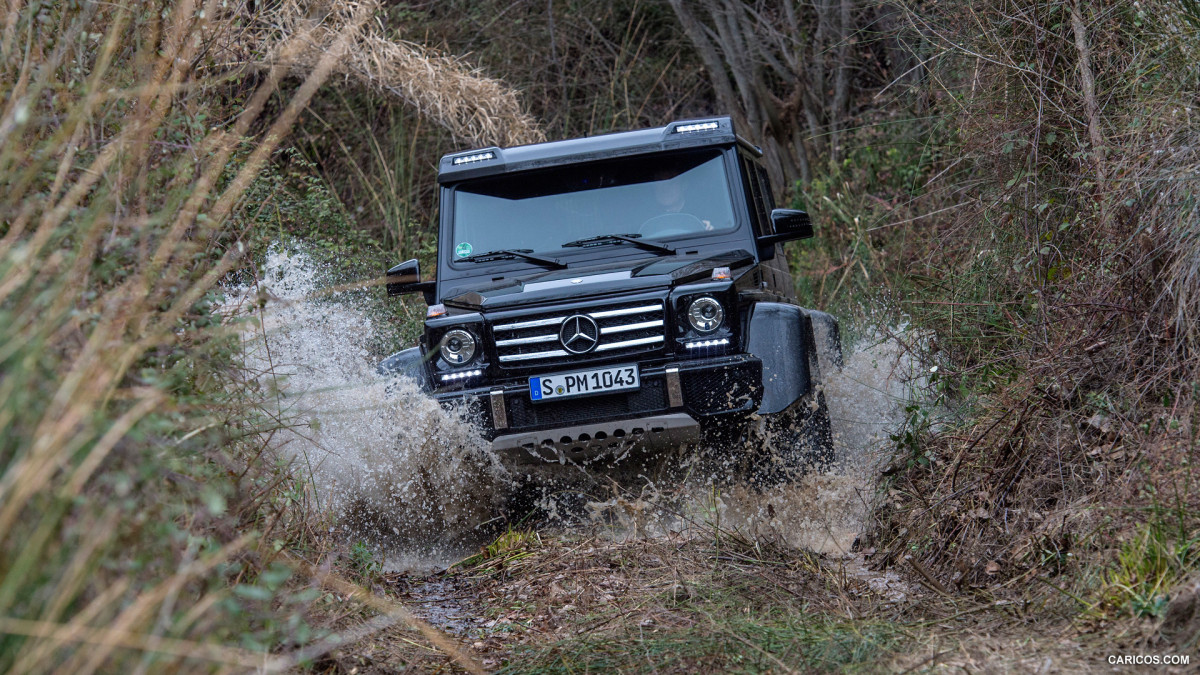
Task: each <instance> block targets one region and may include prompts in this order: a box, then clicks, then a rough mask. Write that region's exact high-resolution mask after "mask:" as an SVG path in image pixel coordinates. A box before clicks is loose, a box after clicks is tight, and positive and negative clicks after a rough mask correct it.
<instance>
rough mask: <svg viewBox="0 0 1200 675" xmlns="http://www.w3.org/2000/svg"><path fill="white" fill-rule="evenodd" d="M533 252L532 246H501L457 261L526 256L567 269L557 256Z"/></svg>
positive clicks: (540, 262) (538, 261)
mask: <svg viewBox="0 0 1200 675" xmlns="http://www.w3.org/2000/svg"><path fill="white" fill-rule="evenodd" d="M530 253H533V249H531V248H501V249H497V250H495V251H487V252H485V253H475V254H473V255H469V256H466V257H463V258H459V259H458V260H456V261H455V262H473V263H477V262H491V261H493V260H515V259H516V258H524V259H525V260H528V261H529V262H535V263H537V264H539V265H541V266H542V267H549V268H551V269H556V270H561V269H566V267H567V264H566V263H564V262H562V261H561V260H558V259H556V258H546V257H543V256H540V255H529V254H530Z"/></svg>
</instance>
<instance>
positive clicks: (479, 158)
mask: <svg viewBox="0 0 1200 675" xmlns="http://www.w3.org/2000/svg"><path fill="white" fill-rule="evenodd" d="M489 159H496V153H494V152H480V153H476V154H474V155H465V156H463V157H455V158H454V166H458V165H459V164H471V163H473V162H483V161H485V160H489Z"/></svg>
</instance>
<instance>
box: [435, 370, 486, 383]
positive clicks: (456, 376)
mask: <svg viewBox="0 0 1200 675" xmlns="http://www.w3.org/2000/svg"><path fill="white" fill-rule="evenodd" d="M482 374H483V371H482V370H464V371H462V372H461V373H450V374H449V375H443V376H442V382H451V381H453V380H465V379H466V378H468V377H478V376H480V375H482Z"/></svg>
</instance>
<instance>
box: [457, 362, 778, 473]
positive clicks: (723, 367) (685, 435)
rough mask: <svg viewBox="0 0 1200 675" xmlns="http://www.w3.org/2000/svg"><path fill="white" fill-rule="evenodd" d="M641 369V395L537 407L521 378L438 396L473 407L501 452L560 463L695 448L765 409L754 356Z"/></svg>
mask: <svg viewBox="0 0 1200 675" xmlns="http://www.w3.org/2000/svg"><path fill="white" fill-rule="evenodd" d="M639 368H640V375H641V387H640V388H638V389H637V390H634V391H626V392H615V393H611V394H600V395H596V396H581V397H576V398H568V399H562V400H551V401H542V402H537V403H535V402H533V401H532V400H530V397H529V385H528V379H527V378H521V379H519V380H514V381H510V382H506V383H504V384H497V385H495V386H490V387H477V388H473V389H466V390H461V391H453V392H444V393H440V394H435V395H434V396H435V397H436V398H437V399H438V400H439V401H441V402H443V403H446V404H463V403H466V404H467V405H470V406H471V408H472V411H473V412H474V413H475V416H476V417H477V419H479V422H480V427H481V428H482V431H483V434H484V436H485V438H487V439H488V440H490V441H492V446H493V448H494V449H495V450H496V451H497V452H500V453H501V454H504V455H508V456H510V457H512V456H516V457H517V458H518V459H535V458H540V459H541V460H555V459H557V460H558V461H565V460H567V459H580V458H587V457H592V456H596V455H599V454H604V453H606V452H610V451H613V450H619V449H623V448H628V447H629V446H631V445H635V444H636V445H637V446H639V447H646V448H655V447H665V446H670V445H678V444H682V443H690V442H695V441H697V440H699V435H700V432H701V431H703V430H704V429H705V428H708V427H711V426H714V425H722V424H729V423H731V422H733V421H734V420H733V419H732V418H747V417H749V416H750V415H752V414H753V413H754V412H755V411H756V410H758V407H759V404H760V403H761V401H762V395H763V388H762V362H761V361H760V360H759V359H758V358H757V357H755V356H751V355H748V354H735V355H729V356H720V357H713V358H705V359H688V360H680V361H672V362H666V363H658V364H654V365H648V364H640V365H639ZM564 370H567V369H564Z"/></svg>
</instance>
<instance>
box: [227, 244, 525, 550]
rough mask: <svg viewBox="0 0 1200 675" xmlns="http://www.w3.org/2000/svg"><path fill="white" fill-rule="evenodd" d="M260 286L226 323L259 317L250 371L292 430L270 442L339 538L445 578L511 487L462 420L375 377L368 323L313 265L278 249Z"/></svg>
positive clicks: (410, 386)
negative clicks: (329, 291)
mask: <svg viewBox="0 0 1200 675" xmlns="http://www.w3.org/2000/svg"><path fill="white" fill-rule="evenodd" d="M262 271H263V274H262V278H261V279H260V280H259V281H258V283H257V284H251V285H249V286H246V287H243V288H239V289H235V290H233V291H232V292H231V293H230V294H229V297H228V298H227V301H226V303H225V307H226V310H227V311H226V313H227V314H235V313H239V312H240V313H242V314H245V313H246V308H253V307H256V306H257V304H258V303H256V302H255V301H256V300H260V301H261V300H265V302H261V304H262V309H260V310H258V311H255V312H254V313H253V319H254V320H252V321H249V322H247V323H246V324H245V325H246V329H245V331H244V333H243V343H244V353H245V365H246V368H247V370H248V371H250V372H254V373H258V374H259V375H258V383H259V384H260V385H262V386H263V387H264V388H265V389H266V390H267V391H269V392H271V397H270V398H271V403H270V404H269V411H270V413H271V414H273V415H275V416H278V418H279V419H280V420H283V421H285V422H286V426H285V427H284V428H283V429H280V430H279V431H277V432H275V433H274V435H273V437H272V439H271V442H272V444H273V446H274V447H275V448H276V449H277V450H278V451H279V452H280V453H282V454H283V455H284V456H285V457H287V458H290V459H292V460H293V461H295V462H297V463H299V464H301V465H302V466H303V472H304V473H305V474H306V475H307V476H308V477H309V478H310V480H311V487H312V489H313V493H314V496H315V498H316V500H317V503H318V506H319V510H320V511H321V512H323V513H325V514H326V515H327V516H329V520H330V521H331V522H332V523H333V525H332V531H333V533H334V534H336V535H338V536H339V537H342V538H345V539H347V540H362V541H365V542H367V543H369V544H370V545H372V546H374V547H375V548H376V549H378V550H381V551H386V552H387V553H388V555H389V556H392V557H394V558H396V559H397V560H401V561H403V562H402V563H401V564H404V565H407V566H412V565H417V566H426V567H429V568H434V567H437V566H438V565H440V564H446V563H448V562H451V561H452V560H453V559H455V558H456V556H459V555H461V554H462V552H463V550H464V549H465V548H466V547H470V546H472V545H474V543H475V541H474V538H475V537H476V536H477V535H478V534H479V533H480V527H481V525H482V524H484V523H487V522H488V521H491V520H492V519H494V518H496V517H497V515H498V514H499V513H501V510H502V509H501V507H502V505H503V501H504V496H505V494H506V486H507V483H508V479H507V476H506V474H505V472H504V470H503V468H502V467H501V466H500V465H499V464H498V463H497V462H496V461H495V460H494V458H493V455H492V454H491V453H490V452H488V450H487V449H486V447H485V444H484V443H483V441H482V440H481V439H480V437H479V434H478V432H477V431H476V430H475V428H474V427H473V426H472V424H471V423H470V420H468V419H466V418H465V417H464V415H463V414H462V413H455V412H453V411H446V410H444V409H443V408H442V407H441V406H439V405H438V404H437V402H436V401H434V400H433V399H432V398H430V397H428V396H426V395H424V394H422V393H421V392H420V391H419V389H418V388H417V386H416V385H415V384H414V383H413V382H411V381H410V380H405V379H390V378H384V377H383V376H380V375H378V374H376V372H375V369H374V363H373V361H374V359H372V358H371V354H370V353H369V350H368V349H367V347H366V346H365V345H366V342H367V340H368V339H369V337H370V336H371V335H373V332H374V328H373V326H372V323H371V321H370V319H369V318H368V317H367V316H365V315H364V314H363V313H362V312H359V311H356V310H355V309H353V308H351V307H350V306H349V303H348V302H340V301H339V300H344V299H340V298H338V297H337V296H323V295H321V294H320V293H319V292H318V291H319V286H318V279H319V269H318V266H317V265H316V264H314V262H313V261H312V260H311V259H310V258H309V256H307V255H305V254H304V253H302V252H300V253H297V252H288V251H285V250H283V249H281V248H278V247H275V248H272V249H271V250H270V252H269V253H268V255H267V257H266V260H265V263H264V265H263V268H262Z"/></svg>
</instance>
